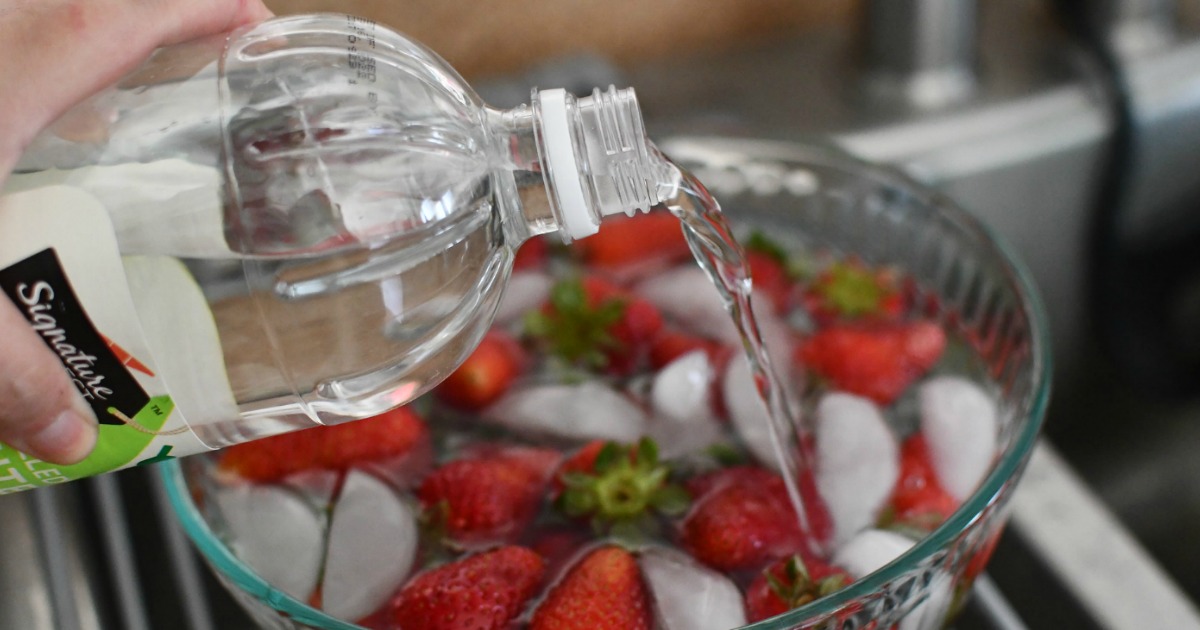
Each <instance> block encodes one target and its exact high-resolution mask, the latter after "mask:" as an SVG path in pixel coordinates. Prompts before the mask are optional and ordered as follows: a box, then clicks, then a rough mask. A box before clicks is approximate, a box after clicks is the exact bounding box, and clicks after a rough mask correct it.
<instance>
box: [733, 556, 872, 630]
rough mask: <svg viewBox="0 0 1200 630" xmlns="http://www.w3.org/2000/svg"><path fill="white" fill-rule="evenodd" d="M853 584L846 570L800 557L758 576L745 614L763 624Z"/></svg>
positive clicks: (784, 562) (750, 590) (753, 584)
mask: <svg viewBox="0 0 1200 630" xmlns="http://www.w3.org/2000/svg"><path fill="white" fill-rule="evenodd" d="M852 581H854V580H853V578H851V577H850V575H849V574H848V573H846V572H845V571H844V570H842V569H840V568H838V567H836V566H832V565H829V564H826V563H824V562H821V561H820V560H817V559H815V558H807V559H803V558H801V556H800V555H799V554H795V555H792V556H790V557H787V558H782V559H780V560H778V561H776V562H775V563H774V564H772V565H771V566H769V567H767V568H766V569H764V570H763V571H762V573H759V574H758V575H757V576H756V577H755V578H754V580H753V581H752V582H751V583H750V586H749V587H748V588H747V589H746V615H747V617H749V620H750V621H751V622H755V621H762V620H763V619H769V618H771V617H774V616H776V615H782V614H783V613H785V612H787V611H789V610H791V609H793V608H798V607H800V606H803V605H805V604H807V603H809V602H812V601H815V600H818V599H820V598H822V597H824V596H826V595H829V594H830V593H833V592H835V591H837V590H840V589H842V588H845V586H846V585H847V584H849V583H850V582H852Z"/></svg>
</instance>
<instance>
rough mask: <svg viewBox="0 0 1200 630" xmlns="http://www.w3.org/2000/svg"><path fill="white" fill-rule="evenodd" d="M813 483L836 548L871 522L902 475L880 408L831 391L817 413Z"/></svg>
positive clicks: (889, 430)
mask: <svg viewBox="0 0 1200 630" xmlns="http://www.w3.org/2000/svg"><path fill="white" fill-rule="evenodd" d="M815 439H816V460H817V461H816V475H815V476H816V481H817V490H818V492H820V494H821V498H822V499H824V500H825V506H826V507H827V508H828V509H829V516H830V518H831V520H832V521H833V529H834V532H833V537H834V542H835V543H841V542H845V541H847V540H849V539H850V538H851V537H852V536H854V535H855V534H856V533H858V532H859V531H860V530H862V529H863V528H865V527H868V526H870V525H871V524H872V523H874V522H875V519H876V517H877V515H878V512H879V510H880V508H882V507H883V505H884V503H885V502H886V501H887V500H888V498H889V497H890V496H891V494H892V490H893V488H894V487H895V485H896V479H897V477H898V476H899V474H900V453H899V451H900V449H899V447H898V445H897V443H896V436H895V435H894V434H893V433H892V430H891V429H890V428H889V427H888V425H887V423H886V422H885V421H884V419H883V415H882V414H881V413H880V411H879V408H878V407H876V406H875V404H874V403H872V402H871V401H870V400H867V399H866V398H862V397H860V396H854V395H851V394H845V393H840V392H833V393H830V394H826V395H825V396H824V397H822V399H821V401H820V402H819V403H818V404H817V412H816V435H815Z"/></svg>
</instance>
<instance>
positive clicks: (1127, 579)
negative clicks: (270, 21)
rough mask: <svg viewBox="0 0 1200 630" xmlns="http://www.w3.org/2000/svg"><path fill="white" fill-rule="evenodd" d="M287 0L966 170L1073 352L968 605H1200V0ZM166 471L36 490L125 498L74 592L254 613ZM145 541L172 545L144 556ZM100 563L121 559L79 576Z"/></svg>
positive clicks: (693, 118) (669, 132)
mask: <svg viewBox="0 0 1200 630" xmlns="http://www.w3.org/2000/svg"><path fill="white" fill-rule="evenodd" d="M268 5H270V6H271V8H272V9H274V10H275V11H276V12H278V13H281V14H283V13H301V12H313V11H336V12H344V13H353V14H357V15H361V16H364V17H368V18H372V19H374V20H376V21H378V22H380V23H382V24H385V25H387V26H390V27H392V28H395V29H397V30H400V31H402V32H404V33H406V34H408V35H410V36H412V37H414V38H415V39H417V40H419V41H422V42H424V43H425V44H427V45H428V46H429V47H430V48H432V49H433V50H435V51H436V52H438V53H439V54H441V55H442V56H443V57H445V58H446V59H447V60H448V61H449V62H450V63H451V64H452V65H453V66H455V67H456V68H458V69H459V71H460V72H461V73H462V74H463V75H464V76H465V77H466V78H467V80H468V81H469V82H470V83H471V84H472V85H474V86H476V88H477V90H478V92H479V93H480V94H481V96H482V97H483V98H484V100H485V101H487V102H488V103H490V104H492V105H494V106H497V107H512V106H515V105H517V104H519V103H524V102H527V101H528V98H529V94H530V89H531V88H532V87H534V86H538V87H566V88H567V89H569V90H572V91H575V92H577V93H581V94H582V93H590V92H591V90H592V88H593V87H597V86H599V87H606V86H607V85H609V84H616V85H617V86H619V87H623V86H630V87H633V88H635V89H636V90H637V92H638V96H639V100H640V102H641V104H642V107H643V113H644V115H645V117H646V121H647V126H648V130H649V132H650V135H651V136H652V137H653V138H655V139H656V140H657V141H661V142H663V143H665V146H666V147H667V150H668V151H670V150H671V146H673V145H672V144H671V143H672V141H674V140H677V139H678V138H681V137H694V136H722V137H745V138H767V139H775V140H783V141H794V142H802V143H818V144H822V145H832V146H835V147H840V148H841V149H844V150H845V151H848V152H850V153H853V154H855V155H858V156H860V157H862V158H865V159H868V160H871V161H876V162H881V163H887V164H891V165H894V166H896V167H897V168H900V169H903V170H904V171H906V172H907V173H909V174H910V175H912V176H913V177H916V178H918V179H920V180H922V181H924V182H927V183H929V184H931V185H933V186H936V187H937V188H939V189H941V190H943V191H945V192H946V193H947V194H948V195H950V196H951V197H952V198H954V199H955V200H956V201H958V202H959V203H960V204H961V205H963V206H964V207H966V208H967V209H968V210H970V211H971V212H973V213H974V214H976V215H977V216H979V217H980V218H982V219H983V220H984V222H985V223H987V224H988V225H990V226H991V227H992V228H993V229H994V230H996V231H997V232H998V233H999V234H1000V235H1001V236H1002V237H1003V238H1004V239H1006V240H1007V241H1008V243H1009V244H1010V245H1011V246H1012V247H1013V248H1014V249H1015V250H1016V251H1017V252H1018V254H1019V256H1020V258H1022V259H1023V260H1024V261H1025V262H1026V264H1027V265H1028V267H1029V269H1030V270H1031V272H1032V274H1033V276H1034V278H1035V280H1036V282H1037V283H1038V285H1039V287H1040V289H1041V294H1042V297H1043V299H1044V302H1045V304H1046V307H1047V310H1048V313H1049V317H1050V322H1051V327H1052V336H1053V343H1054V355H1055V356H1054V361H1055V385H1054V393H1053V402H1052V405H1051V410H1050V413H1049V416H1048V419H1047V425H1046V433H1047V438H1048V439H1047V443H1048V444H1047V446H1046V449H1044V452H1043V453H1042V454H1041V455H1039V456H1038V457H1035V461H1034V463H1033V464H1032V465H1031V470H1030V474H1029V475H1028V477H1027V480H1026V481H1025V482H1023V486H1022V490H1021V491H1020V492H1019V493H1018V500H1016V501H1015V502H1014V506H1013V511H1014V513H1013V527H1011V528H1010V531H1009V533H1008V534H1007V535H1006V536H1005V539H1004V541H1003V542H1002V544H1001V547H1000V550H999V552H998V553H997V555H996V559H995V561H994V563H993V568H992V569H991V573H992V576H993V578H994V586H996V587H997V591H998V594H999V595H1000V598H999V599H998V600H996V601H998V602H999V603H995V602H993V603H995V605H994V606H993V608H992V609H991V610H990V612H989V613H988V614H987V615H982V614H977V613H978V611H976V612H969V613H968V615H967V616H966V617H964V618H963V620H962V621H961V622H960V626H961V627H963V628H988V627H1005V628H1020V627H1032V628H1064V627H1107V628H1126V627H1135V626H1139V625H1142V626H1148V627H1159V626H1160V625H1162V624H1157V623H1155V622H1153V620H1154V619H1164V618H1170V619H1173V620H1176V621H1175V623H1174V624H1173V625H1174V627H1200V616H1197V615H1196V612H1195V604H1194V602H1196V601H1200V571H1198V570H1197V568H1200V527H1198V526H1197V523H1200V458H1198V457H1196V456H1195V452H1196V450H1197V449H1200V0H982V1H976V0H924V1H923V0H821V1H819V2H801V1H800V0H658V1H656V2H644V1H642V0H492V1H491V2H481V1H476V2H470V1H459V2H445V1H442V0H268ZM716 187H717V188H718V190H717V192H718V197H719V192H720V190H719V186H716ZM1035 468H1036V470H1035ZM144 472H145V471H131V472H130V473H121V474H119V475H110V476H107V477H102V478H99V479H97V480H96V481H97V483H96V484H95V488H94V489H93V490H91V491H89V492H90V493H92V494H95V496H89V497H85V498H84V499H82V501H81V502H80V501H79V500H75V499H71V498H60V497H58V496H52V495H50V494H47V493H41V492H38V493H27V494H28V495H30V497H31V498H27V499H25V501H26V502H27V503H28V504H29V512H28V521H29V523H31V524H33V525H32V526H33V527H38V528H41V530H42V532H43V536H50V537H51V538H52V539H53V537H54V536H59V537H60V538H61V539H62V540H63V541H68V542H69V540H70V539H71V533H70V532H58V533H55V532H54V531H51V530H49V529H47V527H49V526H48V525H47V523H48V522H57V521H61V520H62V519H60V518H57V515H61V514H62V513H63V512H64V511H65V512H67V513H72V512H73V511H77V510H84V511H85V512H87V513H89V514H90V513H100V514H101V515H102V517H103V518H102V519H101V520H100V521H97V522H98V523H99V524H98V525H97V527H98V528H99V530H100V535H101V537H102V538H103V539H104V545H102V548H103V549H104V550H105V551H104V552H103V553H101V554H100V556H99V557H89V553H88V551H87V550H86V549H76V548H74V547H72V546H71V545H70V544H64V546H63V547H62V548H61V549H58V550H57V551H52V552H43V553H42V554H41V555H42V557H43V558H44V557H45V556H46V555H47V553H49V555H54V554H55V553H57V554H58V555H59V556H64V557H65V558H66V560H62V562H66V563H67V564H66V565H64V566H66V567H67V569H63V568H62V567H59V568H54V566H53V563H51V564H49V565H47V566H46V567H45V568H44V570H43V571H42V573H40V574H39V575H41V576H42V577H41V579H43V581H44V582H45V583H46V585H47V586H46V588H47V589H50V592H51V596H50V599H52V600H53V602H54V603H55V605H57V606H68V607H73V608H72V610H74V611H75V613H77V614H79V615H81V616H80V617H79V618H81V619H82V618H85V617H86V618H88V619H93V618H97V619H98V618H100V617H103V615H101V616H100V617H96V616H94V615H93V616H92V617H88V614H87V610H86V609H87V607H88V606H100V607H103V605H101V604H99V603H97V601H93V599H89V597H91V596H90V595H89V593H91V592H92V591H88V590H87V589H88V587H87V585H88V584H93V583H95V582H98V581H99V582H103V581H105V580H129V579H130V577H129V576H130V575H132V576H134V578H133V579H134V580H135V581H136V582H138V584H137V585H136V586H135V587H133V592H132V594H130V593H128V592H127V591H128V588H126V589H125V590H121V589H118V591H119V593H118V595H119V597H118V598H117V600H115V603H110V604H107V606H109V607H110V608H112V609H114V610H115V611H116V612H113V613H112V614H111V615H110V616H109V617H105V618H110V619H120V620H121V621H122V623H118V624H117V625H113V626H112V627H135V628H136V627H154V628H158V627H164V628H165V627H190V628H198V629H199V628H206V627H222V628H224V627H244V626H242V625H240V624H243V623H244V619H242V618H240V617H238V616H237V613H236V611H235V609H233V607H232V606H230V605H228V603H227V602H225V603H224V604H223V605H224V607H223V605H222V603H221V601H219V598H220V596H221V595H220V591H219V589H217V588H215V587H213V586H212V585H211V584H209V585H208V586H207V587H205V586H204V582H205V581H206V580H208V579H209V578H207V577H206V575H204V574H203V572H197V571H196V570H195V567H194V566H193V567H192V568H191V569H187V568H186V566H185V567H184V569H178V568H177V569H176V570H175V571H174V573H169V572H166V570H165V569H164V568H163V567H164V566H165V565H166V559H170V560H171V562H172V563H174V565H173V566H178V565H180V563H182V565H187V563H188V562H192V563H193V564H194V559H192V560H188V559H187V557H186V556H187V555H188V552H187V549H186V545H185V544H184V543H183V542H182V540H181V539H179V538H178V536H177V535H176V534H177V532H172V531H171V529H170V527H167V528H165V529H163V528H160V527H158V525H157V524H156V523H157V522H158V521H157V520H156V518H157V517H154V518H150V519H148V520H146V521H145V522H144V523H142V522H141V521H142V520H143V519H140V518H136V517H131V516H130V515H131V514H134V513H136V511H137V510H138V509H141V510H159V508H156V507H154V506H152V505H145V506H139V505H136V503H137V501H136V500H133V501H129V500H127V501H126V504H122V502H121V501H120V499H119V497H118V498H114V496H115V495H114V494H113V493H119V492H121V491H122V489H123V491H124V495H125V496H126V497H132V496H140V495H138V494H135V493H142V492H147V491H149V490H148V489H147V487H146V486H147V485H153V484H155V483H157V481H156V478H154V477H151V476H147V475H144V474H141V473H144ZM112 478H116V479H118V481H117V482H111V483H110V481H104V480H105V479H112ZM114 484H116V485H114ZM75 485H81V484H75ZM150 490H152V488H151V489H150ZM33 495H39V496H38V497H36V498H33ZM9 503H12V501H9ZM130 503H133V504H130ZM114 505H116V506H118V507H116V508H114V507H113V506H114ZM122 505H125V507H120V506H122ZM160 507H161V506H160ZM159 511H160V515H161V514H162V513H163V512H162V511H161V510H159ZM164 522H165V521H164ZM139 523H141V524H139ZM10 526H11V527H12V528H13V529H14V530H18V529H19V528H20V522H19V518H18V519H17V522H15V523H12V524H10V523H6V528H9V527H10ZM55 527H60V526H55ZM160 529H162V531H160ZM121 530H124V531H125V532H126V533H122V531H121ZM47 531H49V532H50V533H48V534H47V533H45V532H47ZM122 538H123V539H124V540H122ZM18 540H19V537H18ZM41 544H42V546H43V547H46V544H45V543H44V542H43V543H41ZM31 545H33V546H36V544H35V543H31ZM181 545H182V546H181ZM51 546H53V545H51ZM75 547H78V545H75ZM133 548H138V549H142V548H145V549H152V550H153V551H152V552H151V551H147V552H143V553H140V554H130V558H127V559H125V560H122V559H121V558H120V555H121V553H122V551H121V550H122V549H124V550H125V552H129V551H130V550H131V549H133ZM181 550H182V551H181ZM92 555H95V554H92ZM93 566H105V567H108V568H107V569H105V570H101V571H100V572H99V573H98V575H99V577H96V576H95V575H90V574H89V577H86V578H85V579H83V584H84V586H79V585H78V584H76V583H74V582H71V581H70V580H72V579H73V578H74V576H76V572H78V571H82V572H84V573H87V572H88V571H92V569H91V568H90V567H93ZM64 571H65V573H64ZM106 571H107V572H106ZM139 575H140V576H142V579H140V580H137V578H136V576H139ZM121 576H124V577H121ZM147 576H150V577H151V578H154V577H161V578H162V579H149V578H147ZM4 579H6V578H4V577H3V576H0V593H3V592H5V589H4V588H3V587H5V586H6V585H5V584H3V583H2V581H3V580H4ZM21 579H22V580H25V582H23V584H35V583H36V580H32V581H30V580H29V578H28V577H22V578H21ZM63 580H67V582H65V583H64V582H63ZM55 581H57V582H58V590H59V591H64V589H65V591H64V592H69V593H73V594H72V595H68V596H63V595H53V592H54V589H53V588H51V587H52V586H53V584H54V583H55ZM64 584H65V585H64ZM72 584H75V585H74V586H72ZM989 584H992V583H991V582H989ZM81 589H82V590H81ZM95 592H96V593H100V592H109V591H106V590H105V589H104V588H100V587H96V589H95ZM202 592H206V593H208V595H207V596H206V597H207V599H206V598H205V596H201V595H198V593H202ZM81 593H82V594H81ZM31 597H32V595H31ZM213 598H216V599H213ZM984 599H987V598H986V597H985V598H984ZM126 600H129V601H126ZM139 600H140V601H139ZM89 602H90V603H89ZM213 602H217V603H215V604H214V603H213ZM0 603H2V602H0ZM139 607H140V612H139ZM226 608H228V610H226ZM81 610H82V611H83V613H80V611H81ZM997 611H999V612H997ZM1005 611H1007V612H1008V613H1011V616H1010V617H1009V618H1007V619H1006V618H1005V617H1004V615H1005V614H1006V613H1005ZM1156 615H1157V616H1156ZM1163 615H1165V616H1163ZM197 619H201V621H197ZM203 619H207V620H208V621H204V620H203ZM164 620H166V621H164ZM214 620H215V621H214ZM1139 621H1140V622H1142V623H1140V624H1139V623H1138V622H1139ZM1006 623H1007V624H1008V625H1005V624H1006ZM206 624H207V625H206ZM0 627H8V626H4V622H3V620H2V617H0ZM48 627H58V628H61V627H74V626H64V625H61V624H59V625H54V626H48ZM78 627H103V628H107V627H109V626H108V625H106V624H103V623H100V622H95V623H91V622H89V623H83V622H81V623H80V624H78Z"/></svg>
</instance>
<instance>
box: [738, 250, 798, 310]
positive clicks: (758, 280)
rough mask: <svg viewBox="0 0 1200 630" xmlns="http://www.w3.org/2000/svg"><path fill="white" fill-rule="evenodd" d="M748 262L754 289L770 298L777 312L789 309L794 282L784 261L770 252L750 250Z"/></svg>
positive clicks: (747, 254) (747, 257)
mask: <svg viewBox="0 0 1200 630" xmlns="http://www.w3.org/2000/svg"><path fill="white" fill-rule="evenodd" d="M746 264H747V265H749V267H750V279H751V281H752V282H753V283H754V285H753V286H754V290H755V291H756V292H760V291H761V292H762V294H763V295H766V296H767V297H768V298H770V300H771V306H772V307H773V308H774V309H775V312H776V313H782V312H785V311H787V309H788V306H789V305H790V304H791V301H792V282H791V280H790V279H789V278H788V274H787V270H786V269H785V268H784V266H783V263H782V262H781V261H780V260H778V259H777V258H775V257H774V256H771V255H769V254H765V253H762V252H759V251H754V250H748V251H746Z"/></svg>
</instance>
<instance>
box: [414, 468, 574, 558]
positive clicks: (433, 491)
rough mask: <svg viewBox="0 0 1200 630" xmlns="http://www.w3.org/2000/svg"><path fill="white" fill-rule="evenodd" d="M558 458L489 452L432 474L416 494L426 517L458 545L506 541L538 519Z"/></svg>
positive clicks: (436, 470)
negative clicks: (539, 508)
mask: <svg viewBox="0 0 1200 630" xmlns="http://www.w3.org/2000/svg"><path fill="white" fill-rule="evenodd" d="M558 460H559V454H558V452H557V451H554V450H550V449H538V448H524V447H508V448H497V449H488V450H484V451H482V452H478V453H475V454H473V455H471V456H468V457H465V458H463V459H458V460H455V461H452V462H450V463H448V464H445V465H443V466H441V467H439V468H437V469H435V470H434V471H433V472H432V473H430V475H429V476H428V477H426V478H425V480H424V481H423V482H422V483H421V486H420V487H419V488H418V489H417V497H418V498H419V499H420V500H421V504H422V506H424V508H425V510H426V515H427V518H428V519H429V520H430V521H431V522H433V523H436V524H437V525H439V526H440V527H442V528H443V531H444V532H445V534H446V536H447V537H448V538H450V539H451V540H454V541H456V542H458V543H466V544H477V543H487V542H495V541H500V540H504V541H509V540H514V539H516V538H517V537H519V536H520V535H521V533H522V531H523V530H524V529H525V527H526V526H527V525H529V523H530V521H532V520H533V517H534V516H535V515H536V512H537V508H538V503H539V502H540V501H541V499H542V496H543V494H544V493H545V489H546V483H547V481H548V479H549V476H550V472H551V471H552V470H553V469H554V467H555V466H556V465H557V464H558Z"/></svg>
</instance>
